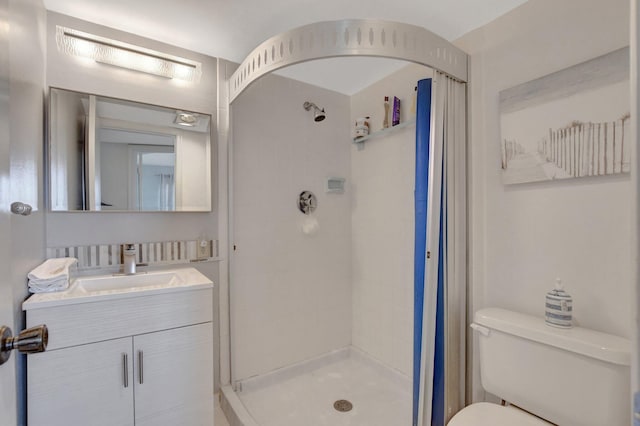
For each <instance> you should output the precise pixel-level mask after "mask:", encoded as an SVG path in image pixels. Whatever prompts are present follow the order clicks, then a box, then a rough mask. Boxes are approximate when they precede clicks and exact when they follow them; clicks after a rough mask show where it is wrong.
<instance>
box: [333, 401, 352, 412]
mask: <svg viewBox="0 0 640 426" xmlns="http://www.w3.org/2000/svg"><path fill="white" fill-rule="evenodd" d="M333 408H335V409H336V410H337V411H340V412H341V413H346V412H347V411H351V409H352V408H353V404H352V403H351V402H349V401H347V400H346V399H339V400H337V401H336V402H334V403H333Z"/></svg>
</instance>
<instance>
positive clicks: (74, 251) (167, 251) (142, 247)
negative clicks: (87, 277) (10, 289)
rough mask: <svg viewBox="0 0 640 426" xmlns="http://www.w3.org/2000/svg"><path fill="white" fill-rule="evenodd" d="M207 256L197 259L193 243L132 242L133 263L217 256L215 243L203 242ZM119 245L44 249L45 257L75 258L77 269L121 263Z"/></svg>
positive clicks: (169, 263) (186, 261) (196, 251)
mask: <svg viewBox="0 0 640 426" xmlns="http://www.w3.org/2000/svg"><path fill="white" fill-rule="evenodd" d="M206 243H207V248H206V251H207V255H206V256H204V257H198V254H197V253H198V250H197V245H198V241H196V240H186V241H159V242H149V243H135V246H136V263H143V264H147V265H171V264H176V263H190V262H196V261H200V260H203V259H211V258H213V259H215V258H217V257H218V255H219V253H218V240H206ZM121 251H122V244H96V245H88V246H69V247H48V248H47V258H55V257H75V258H77V259H78V269H79V270H83V269H98V268H109V267H113V266H118V265H121V264H122V255H121Z"/></svg>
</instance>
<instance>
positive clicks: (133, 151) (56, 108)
mask: <svg viewBox="0 0 640 426" xmlns="http://www.w3.org/2000/svg"><path fill="white" fill-rule="evenodd" d="M48 128H49V150H48V160H49V161H48V164H49V201H50V204H49V206H50V208H51V210H52V211H182V212H204V211H211V116H210V115H208V114H201V113H195V112H192V111H182V110H177V109H175V108H167V107H161V106H155V105H147V104H142V103H138V102H132V101H126V100H122V99H115V98H108V97H104V96H96V95H91V94H87V93H80V92H74V91H70V90H63V89H57V88H51V89H50V91H49V126H48Z"/></svg>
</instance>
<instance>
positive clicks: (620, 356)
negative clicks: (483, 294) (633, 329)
mask: <svg viewBox="0 0 640 426" xmlns="http://www.w3.org/2000/svg"><path fill="white" fill-rule="evenodd" d="M474 322H475V323H476V324H478V325H481V326H484V327H486V328H489V329H492V330H497V331H501V332H503V333H507V334H512V335H514V336H519V337H521V338H524V339H528V340H532V341H535V342H539V343H542V344H546V345H549V346H554V347H557V348H560V349H565V350H567V351H571V352H576V353H579V354H582V355H585V356H588V357H591V358H595V359H599V360H602V361H606V362H610V363H613V364H619V365H630V364H631V342H630V341H629V340H628V339H625V338H622V337H619V336H614V335H611V334H607V333H601V332H599V331H595V330H590V329H588V328H583V327H573V328H569V329H560V328H554V327H550V326H548V325H546V324H545V322H544V318H541V317H534V316H531V315H526V314H521V313H519V312H513V311H509V310H506V309H500V308H485V309H480V310H479V311H477V312H476V314H475V317H474Z"/></svg>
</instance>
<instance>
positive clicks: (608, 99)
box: [500, 48, 631, 184]
mask: <svg viewBox="0 0 640 426" xmlns="http://www.w3.org/2000/svg"><path fill="white" fill-rule="evenodd" d="M629 111H630V100H629V49H628V48H623V49H619V50H616V51H614V52H611V53H608V54H606V55H603V56H599V57H597V58H595V59H592V60H589V61H587V62H583V63H581V64H577V65H574V66H572V67H569V68H566V69H563V70H561V71H558V72H555V73H553V74H549V75H547V76H544V77H542V78H539V79H537V80H533V81H529V82H527V83H524V84H521V85H519V86H516V87H512V88H510V89H507V90H504V91H502V92H500V128H501V129H500V130H501V136H500V145H501V157H502V158H501V165H502V175H503V182H504V183H505V184H516V183H526V182H537V181H547V180H557V179H570V178H576V177H585V176H603V175H613V174H620V173H629V171H630V155H631V151H630V148H631V138H630V120H629V117H630V115H629Z"/></svg>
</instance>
